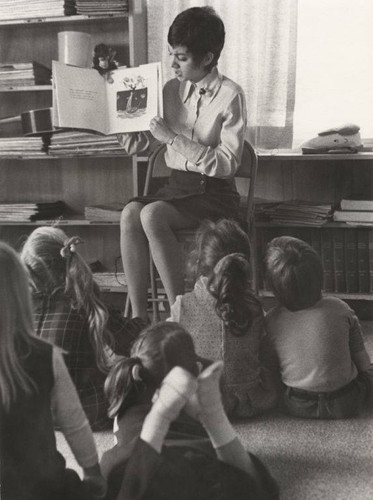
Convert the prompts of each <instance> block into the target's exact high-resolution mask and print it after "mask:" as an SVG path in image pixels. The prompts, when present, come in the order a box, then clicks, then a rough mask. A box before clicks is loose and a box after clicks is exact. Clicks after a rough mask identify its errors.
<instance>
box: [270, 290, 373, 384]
mask: <svg viewBox="0 0 373 500" xmlns="http://www.w3.org/2000/svg"><path fill="white" fill-rule="evenodd" d="M266 330H267V333H268V340H269V341H270V343H271V345H272V346H273V349H274V350H275V351H276V353H277V356H278V359H279V362H280V370H281V378H282V381H283V382H284V384H286V385H287V386H290V387H298V388H302V389H307V390H309V391H321V392H324V391H325V392H326V391H334V390H335V389H339V388H340V387H342V386H343V385H345V384H348V383H349V382H351V380H353V379H354V378H355V377H356V375H357V369H356V366H355V364H354V363H353V361H352V358H351V353H353V352H359V351H361V350H362V349H363V348H364V344H363V341H362V337H361V332H360V328H359V324H358V321H357V318H356V316H355V314H354V313H353V311H352V310H351V309H350V308H349V307H348V305H347V304H346V303H345V302H343V301H342V300H340V299H338V298H336V297H324V298H322V299H320V300H319V301H318V302H316V304H314V305H313V306H312V307H309V308H307V309H301V310H299V311H289V309H286V308H285V307H281V306H280V307H275V308H274V309H272V310H271V311H270V312H269V313H268V314H267V316H266Z"/></svg>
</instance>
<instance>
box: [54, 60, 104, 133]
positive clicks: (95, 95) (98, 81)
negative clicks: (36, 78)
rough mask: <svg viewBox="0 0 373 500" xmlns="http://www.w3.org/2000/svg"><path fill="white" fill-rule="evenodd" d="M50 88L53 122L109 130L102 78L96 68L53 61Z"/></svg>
mask: <svg viewBox="0 0 373 500" xmlns="http://www.w3.org/2000/svg"><path fill="white" fill-rule="evenodd" d="M53 89H54V94H55V95H54V98H53V101H54V102H53V104H54V105H56V107H57V111H55V112H54V113H53V119H56V120H57V122H56V123H53V125H55V126H56V127H70V128H79V129H89V130H96V131H98V132H101V133H103V134H108V133H109V132H108V127H109V124H108V118H107V105H106V98H105V80H104V78H103V77H102V76H101V75H100V74H99V73H98V71H97V70H95V69H90V68H78V67H76V66H68V65H67V64H63V63H60V62H57V61H53Z"/></svg>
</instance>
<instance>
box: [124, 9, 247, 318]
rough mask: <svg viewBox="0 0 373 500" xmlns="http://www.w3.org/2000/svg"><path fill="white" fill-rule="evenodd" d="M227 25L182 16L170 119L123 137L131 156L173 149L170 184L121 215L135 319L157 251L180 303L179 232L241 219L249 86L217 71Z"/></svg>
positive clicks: (200, 13)
mask: <svg viewBox="0 0 373 500" xmlns="http://www.w3.org/2000/svg"><path fill="white" fill-rule="evenodd" d="M224 39H225V30H224V24H223V22H222V20H221V19H220V18H219V17H218V16H217V14H216V13H215V11H214V10H213V9H212V8H210V7H194V8H190V9H187V10H185V11H183V12H181V13H180V14H179V15H178V16H177V17H176V18H175V20H174V21H173V23H172V25H171V27H170V29H169V32H168V44H169V54H170V58H171V65H172V68H173V69H174V71H175V78H173V79H172V80H170V81H168V82H167V83H166V85H165V86H164V89H163V98H164V118H161V117H159V116H156V117H154V118H153V119H152V120H151V122H150V133H149V132H139V133H128V134H121V135H119V136H118V138H119V141H120V143H121V144H122V146H123V147H124V149H125V150H126V152H127V153H128V154H135V153H138V152H141V151H144V150H146V149H148V148H149V146H151V145H152V143H153V142H154V141H158V142H161V143H164V144H166V145H167V153H166V156H165V160H166V164H167V166H168V167H169V168H170V169H171V174H170V177H169V179H168V183H167V184H166V185H165V186H164V187H163V188H161V189H160V190H159V191H158V192H157V193H156V194H154V195H149V196H143V197H137V198H134V199H132V200H131V201H130V202H129V203H128V204H127V205H126V207H125V208H124V210H123V212H122V216H121V252H122V259H123V267H124V272H125V274H126V278H127V283H128V290H129V295H130V299H131V305H132V313H133V315H134V316H139V317H142V318H147V312H146V305H147V288H148V265H147V263H148V262H149V248H150V251H151V254H152V257H153V260H154V263H155V265H156V267H157V270H158V272H159V275H160V277H161V279H162V282H163V285H164V287H165V290H166V293H167V297H168V300H169V302H170V304H171V305H172V304H173V303H174V301H175V298H176V295H179V294H182V293H183V289H184V280H183V269H182V258H181V253H180V248H179V244H178V242H177V239H176V237H175V234H174V231H177V230H180V229H189V228H194V227H197V226H198V225H199V223H200V222H201V220H203V219H211V220H216V219H219V218H223V217H224V218H237V217H238V206H239V195H238V193H237V191H236V188H235V184H234V180H233V177H234V175H235V173H236V171H237V168H238V166H239V164H240V160H241V156H242V150H243V143H244V138H245V131H246V106H245V97H244V94H243V91H242V89H241V88H240V87H239V86H238V85H237V84H236V83H234V82H233V81H231V80H230V79H228V78H227V77H225V76H223V75H221V74H220V73H219V72H218V70H217V67H216V66H217V62H218V59H219V56H220V53H221V50H222V48H223V45H224Z"/></svg>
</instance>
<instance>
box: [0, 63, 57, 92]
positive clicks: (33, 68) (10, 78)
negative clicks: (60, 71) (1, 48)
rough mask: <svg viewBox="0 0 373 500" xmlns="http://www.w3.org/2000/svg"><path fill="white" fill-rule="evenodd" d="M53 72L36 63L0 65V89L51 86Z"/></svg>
mask: <svg viewBox="0 0 373 500" xmlns="http://www.w3.org/2000/svg"><path fill="white" fill-rule="evenodd" d="M51 77H52V72H51V70H50V69H49V68H47V67H46V66H44V65H43V64H40V63H38V62H36V61H31V62H20V63H1V64H0V87H21V86H34V85H50V84H51Z"/></svg>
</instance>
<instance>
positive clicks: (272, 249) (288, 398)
mask: <svg viewBox="0 0 373 500" xmlns="http://www.w3.org/2000/svg"><path fill="white" fill-rule="evenodd" d="M266 265H267V279H268V283H269V285H270V287H271V288H272V290H273V291H274V294H275V297H276V298H277V300H278V302H279V303H280V305H279V306H277V307H275V308H273V309H272V310H271V311H269V312H268V314H267V316H266V319H265V324H266V330H267V337H266V344H267V345H266V356H267V360H268V364H271V365H272V367H273V368H274V369H277V370H278V371H279V374H280V376H281V380H282V383H283V398H282V399H283V403H284V406H285V407H286V409H287V411H288V412H290V413H291V414H293V415H294V416H298V417H303V418H347V417H352V416H355V415H357V414H358V413H359V412H360V410H361V409H362V408H363V406H364V405H365V404H366V403H367V400H368V398H369V397H370V395H371V393H372V381H373V377H372V373H371V372H372V368H371V364H370V359H369V356H368V354H367V352H366V350H365V347H364V341H363V337H362V332H361V328H360V324H359V321H358V319H357V317H356V316H355V314H354V312H353V311H352V310H351V309H350V308H349V306H348V305H347V304H346V303H344V302H343V301H342V300H340V299H338V298H336V297H323V296H322V293H321V287H322V281H323V270H322V266H321V260H320V257H319V256H318V255H317V253H316V252H315V251H314V249H313V248H312V247H310V245H308V244H307V243H305V242H304V241H301V240H298V239H296V238H292V237H288V236H282V237H279V238H275V239H274V240H272V241H271V242H270V243H269V246H268V249H267V254H266Z"/></svg>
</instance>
